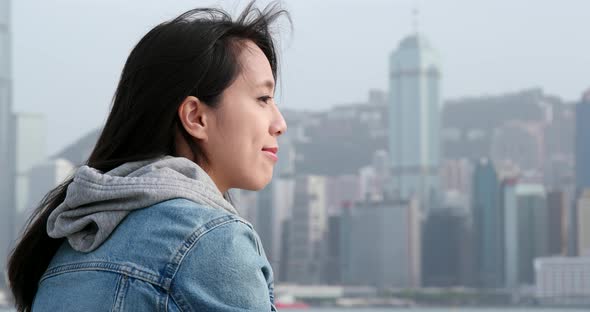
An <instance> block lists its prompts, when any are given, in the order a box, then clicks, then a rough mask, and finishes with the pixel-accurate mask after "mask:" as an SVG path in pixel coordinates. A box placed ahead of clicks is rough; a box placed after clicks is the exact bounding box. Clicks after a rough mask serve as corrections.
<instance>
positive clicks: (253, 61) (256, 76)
mask: <svg viewBox="0 0 590 312" xmlns="http://www.w3.org/2000/svg"><path fill="white" fill-rule="evenodd" d="M238 62H239V64H240V65H239V66H240V74H239V77H238V80H244V82H245V83H246V84H247V85H248V86H250V87H259V86H260V85H263V86H267V87H270V88H274V77H273V74H272V69H271V67H270V63H269V62H268V59H267V58H266V55H264V52H262V50H261V49H260V48H259V47H258V46H257V45H256V44H255V43H254V42H252V41H245V42H243V43H241V44H240V52H239V54H238ZM236 82H237V81H236Z"/></svg>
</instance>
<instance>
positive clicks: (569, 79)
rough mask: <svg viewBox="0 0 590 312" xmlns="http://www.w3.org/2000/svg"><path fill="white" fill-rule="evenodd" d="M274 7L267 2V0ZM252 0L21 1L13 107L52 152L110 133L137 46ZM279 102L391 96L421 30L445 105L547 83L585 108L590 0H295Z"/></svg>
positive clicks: (589, 82)
mask: <svg viewBox="0 0 590 312" xmlns="http://www.w3.org/2000/svg"><path fill="white" fill-rule="evenodd" d="M266 2H267V1H260V2H259V4H264V3H266ZM244 3H245V2H244V1H187V0H184V1H181V0H175V1H172V0H166V1H163V0H162V1H154V0H132V1H131V0H126V1H118V0H84V1H80V0H54V1H42V0H36V1H33V0H12V13H13V14H12V34H13V39H12V42H13V76H14V108H15V110H16V111H27V112H41V113H44V114H46V116H47V120H48V127H49V129H48V152H49V153H54V152H56V151H57V150H59V149H61V148H62V147H64V146H65V145H67V144H68V143H70V142H73V141H74V140H75V139H77V138H79V137H80V136H82V135H83V134H85V133H87V132H88V131H90V130H92V129H94V128H97V127H99V126H101V125H102V123H103V122H104V120H106V116H107V114H108V110H109V105H110V101H111V97H112V94H113V91H114V89H115V86H116V83H117V79H118V77H119V74H120V71H121V69H122V66H123V63H124V62H125V59H126V58H127V55H128V54H129V52H130V50H131V48H132V47H133V46H134V45H135V43H137V41H138V40H139V39H140V38H141V36H143V35H144V34H145V33H146V32H147V31H148V30H149V29H151V28H152V27H153V26H155V25H157V24H158V23H160V22H162V21H164V20H167V19H170V18H173V17H175V16H176V15H178V14H180V13H182V12H183V11H185V10H187V9H190V8H194V7H201V6H210V5H217V6H221V7H222V8H224V9H227V10H229V11H230V12H234V13H235V12H237V11H239V8H241V7H243V4H244ZM282 3H283V7H285V8H286V9H287V10H289V11H290V13H291V16H292V18H293V26H294V32H292V33H290V32H289V31H288V27H283V28H284V31H283V32H282V33H281V34H280V35H281V36H280V37H281V46H282V54H281V57H282V63H281V64H282V66H283V68H282V79H281V80H282V81H281V98H280V100H281V104H279V105H283V106H284V107H289V108H297V109H313V110H316V109H326V108H329V107H331V106H333V105H335V104H342V103H350V102H357V101H363V100H364V99H366V97H367V93H368V90H369V89H371V88H380V89H386V87H387V67H388V56H389V53H391V51H392V50H394V49H395V48H396V47H397V44H398V43H399V41H400V40H401V39H402V38H403V37H405V36H406V35H408V34H410V33H411V32H412V29H413V27H412V8H413V7H414V6H415V4H416V3H418V7H419V10H420V13H419V18H418V19H419V30H420V32H421V33H422V34H424V35H425V36H426V37H427V38H428V39H429V41H430V42H431V43H432V45H433V46H434V47H435V48H436V50H437V51H438V53H439V55H440V57H441V60H442V68H443V82H442V88H443V89H442V90H443V98H444V99H448V98H456V97H462V96H477V95H484V94H498V93H505V92H511V91H517V90H520V89H523V88H530V87H542V88H543V89H544V90H545V92H546V93H550V94H554V95H558V96H560V97H562V98H564V99H565V100H568V101H573V100H577V99H578V98H579V97H580V95H581V93H582V91H583V90H584V89H587V88H588V87H590V75H589V74H590V39H588V38H590V34H589V33H588V32H589V30H590V1H587V0H578V1H574V0H567V1H557V0H543V1H542V0H519V1H514V0H501V1H500V0H493V1H492V0H490V1H473V0H471V1H469V0H461V1H459V0H430V1H425V0H423V1H412V0H363V1H361V0H356V1H352V0H348V1H345V0H340V1H336V0H330V1H324V0H316V1H311V0H290V1H283V2H282Z"/></svg>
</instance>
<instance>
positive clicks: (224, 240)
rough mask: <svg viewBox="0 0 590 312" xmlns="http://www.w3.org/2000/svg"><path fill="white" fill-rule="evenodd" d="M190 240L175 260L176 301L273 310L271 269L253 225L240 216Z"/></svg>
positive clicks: (198, 307) (188, 304) (185, 304)
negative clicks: (271, 307)
mask: <svg viewBox="0 0 590 312" xmlns="http://www.w3.org/2000/svg"><path fill="white" fill-rule="evenodd" d="M186 243H187V244H186V245H185V249H184V250H183V251H182V252H181V253H180V254H179V257H178V258H177V261H176V262H175V263H174V264H175V266H174V267H175V273H174V276H173V280H172V286H171V296H172V298H173V300H175V302H176V304H178V305H179V306H181V307H186V308H188V307H190V308H191V309H194V310H207V311H208V309H213V310H215V311H226V310H229V309H231V307H242V308H245V309H246V311H264V310H266V311H270V305H271V300H272V299H271V293H270V292H269V291H270V289H272V287H273V276H272V269H271V267H270V264H269V263H268V260H267V259H266V256H265V255H264V250H263V249H262V246H261V243H260V239H259V237H258V235H257V234H256V232H255V231H254V229H253V228H252V226H251V225H250V224H248V223H246V222H243V221H242V220H239V219H235V220H229V221H227V222H221V223H216V224H214V225H212V226H211V227H207V229H204V230H203V231H197V232H195V233H194V235H192V236H191V237H190V238H189V240H187V241H186ZM203 294H207V295H205V296H204V295H203ZM188 310H190V309H188Z"/></svg>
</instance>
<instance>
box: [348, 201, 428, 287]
mask: <svg viewBox="0 0 590 312" xmlns="http://www.w3.org/2000/svg"><path fill="white" fill-rule="evenodd" d="M420 218H421V217H420V212H419V208H418V205H417V201H415V200H411V201H407V200H403V201H380V202H371V201H365V202H359V203H357V204H355V206H354V208H353V209H348V210H346V211H345V212H344V213H343V215H342V220H341V222H340V229H339V231H340V235H341V239H340V240H341V245H340V246H341V247H343V248H341V250H340V253H341V254H340V257H341V259H340V260H341V267H340V268H341V274H342V282H343V283H344V284H346V285H357V286H359V285H370V286H375V287H399V288H416V287H420V285H421V275H422V271H421V246H420V243H421V232H422V230H421V222H420Z"/></svg>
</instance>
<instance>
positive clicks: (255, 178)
mask: <svg viewBox="0 0 590 312" xmlns="http://www.w3.org/2000/svg"><path fill="white" fill-rule="evenodd" d="M240 47H241V52H240V54H239V56H238V62H239V64H240V73H239V74H238V76H237V77H236V79H235V80H234V82H233V83H232V84H231V85H230V86H229V87H228V88H227V89H226V90H224V92H223V93H222V94H221V98H220V103H219V105H218V106H217V108H216V109H214V110H211V111H210V117H212V118H208V120H209V125H208V127H209V130H208V131H207V140H205V141H204V142H202V143H203V148H204V150H205V153H206V155H207V158H208V160H209V162H208V164H207V167H206V169H207V172H208V173H209V175H210V176H211V178H212V179H213V181H214V182H215V183H216V185H217V187H218V188H219V189H220V191H221V192H225V191H226V190H227V189H229V188H241V189H247V190H260V189H262V188H264V186H266V185H267V184H268V183H269V182H270V180H271V178H272V173H273V168H274V166H275V164H276V163H277V159H278V158H277V156H276V153H277V150H278V142H277V138H278V136H279V135H281V134H282V133H284V132H285V130H286V129H287V124H286V122H285V119H284V118H283V116H282V114H281V112H280V111H279V108H278V107H277V105H276V103H275V101H274V89H275V81H274V78H273V75H272V70H271V67H270V63H269V62H268V59H267V58H266V56H265V55H264V53H263V52H262V50H261V49H260V48H259V47H258V46H257V45H256V44H254V43H253V42H251V41H245V42H243V45H241V46H240Z"/></svg>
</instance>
